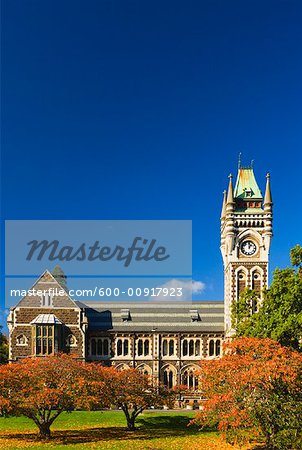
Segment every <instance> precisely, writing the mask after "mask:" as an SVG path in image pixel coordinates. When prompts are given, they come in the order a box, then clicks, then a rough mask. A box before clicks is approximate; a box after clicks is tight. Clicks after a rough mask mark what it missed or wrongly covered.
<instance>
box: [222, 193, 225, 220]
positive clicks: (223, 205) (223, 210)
mask: <svg viewBox="0 0 302 450" xmlns="http://www.w3.org/2000/svg"><path fill="white" fill-rule="evenodd" d="M225 210H226V191H225V190H224V191H223V201H222V209H221V219H223V218H224V217H225Z"/></svg>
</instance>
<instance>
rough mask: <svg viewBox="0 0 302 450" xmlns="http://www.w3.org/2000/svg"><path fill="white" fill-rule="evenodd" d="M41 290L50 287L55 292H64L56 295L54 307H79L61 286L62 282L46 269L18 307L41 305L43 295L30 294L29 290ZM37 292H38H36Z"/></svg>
mask: <svg viewBox="0 0 302 450" xmlns="http://www.w3.org/2000/svg"><path fill="white" fill-rule="evenodd" d="M34 289H35V291H38V290H41V291H45V290H46V291H47V290H48V289H54V291H55V293H57V292H62V295H56V294H55V295H54V296H53V301H52V308H78V306H77V305H76V303H75V302H74V300H72V298H71V297H70V296H69V294H68V292H66V290H65V289H64V288H63V287H62V286H61V284H60V283H59V282H58V281H57V280H56V279H55V278H54V276H53V275H52V274H51V273H50V272H49V270H45V272H44V273H43V274H42V275H41V276H40V277H39V278H38V280H37V281H36V282H35V283H34V285H33V286H32V287H31V288H30V289H27V295H25V296H24V297H22V298H21V300H20V301H19V302H18V303H17V305H16V308H17V307H33V308H39V307H41V297H40V296H39V295H28V292H29V291H32V292H33V290H34ZM35 294H36V293H35Z"/></svg>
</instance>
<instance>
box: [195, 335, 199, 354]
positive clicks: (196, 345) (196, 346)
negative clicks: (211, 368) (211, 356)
mask: <svg viewBox="0 0 302 450" xmlns="http://www.w3.org/2000/svg"><path fill="white" fill-rule="evenodd" d="M195 356H200V339H197V341H196V342H195Z"/></svg>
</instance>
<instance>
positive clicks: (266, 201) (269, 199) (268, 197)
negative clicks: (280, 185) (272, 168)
mask: <svg viewBox="0 0 302 450" xmlns="http://www.w3.org/2000/svg"><path fill="white" fill-rule="evenodd" d="M272 203H273V200H272V193H271V182H270V174H269V173H268V174H267V175H266V188H265V195H264V205H271V204H272Z"/></svg>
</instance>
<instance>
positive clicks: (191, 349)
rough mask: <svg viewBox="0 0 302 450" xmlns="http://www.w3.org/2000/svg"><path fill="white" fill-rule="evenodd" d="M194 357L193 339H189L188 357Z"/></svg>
mask: <svg viewBox="0 0 302 450" xmlns="http://www.w3.org/2000/svg"><path fill="white" fill-rule="evenodd" d="M193 355H194V341H193V339H190V342H189V356H193Z"/></svg>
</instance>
